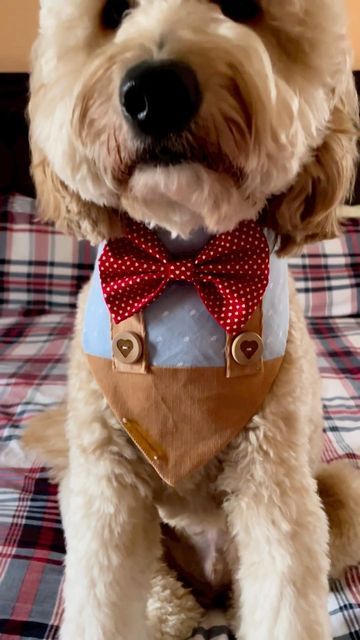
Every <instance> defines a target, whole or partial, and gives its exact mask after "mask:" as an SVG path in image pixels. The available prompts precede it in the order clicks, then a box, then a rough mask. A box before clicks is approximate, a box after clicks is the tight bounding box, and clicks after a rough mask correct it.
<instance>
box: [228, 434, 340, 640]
mask: <svg viewBox="0 0 360 640" xmlns="http://www.w3.org/2000/svg"><path fill="white" fill-rule="evenodd" d="M260 433H261V428H260V429H259V430H256V429H255V430H254V431H252V432H251V431H250V432H249V433H248V436H247V437H246V436H245V437H244V439H243V442H242V444H241V446H240V451H238V453H239V455H238V456H236V457H234V458H233V461H232V463H231V465H229V468H228V470H227V471H225V474H224V479H223V482H224V487H226V490H227V491H230V493H231V496H230V498H229V500H228V502H227V504H226V509H227V514H228V521H229V527H230V532H231V535H232V537H233V539H234V540H235V542H236V547H237V552H238V556H239V565H238V567H237V570H236V571H235V575H234V589H235V598H236V613H237V620H236V623H235V624H236V629H235V631H236V632H237V638H238V640H329V639H330V637H331V635H330V621H329V616H328V612H327V606H326V604H327V593H328V582H327V575H328V568H329V563H328V557H327V544H328V527H327V522H326V518H325V514H324V513H323V510H322V507H321V504H320V500H319V497H318V495H317V492H316V484H315V482H314V480H313V478H312V477H311V473H310V470H309V469H308V466H307V462H306V460H305V455H302V457H301V456H300V455H299V452H298V453H297V454H296V455H294V451H290V450H286V446H284V445H283V444H282V443H281V442H280V441H279V440H277V442H276V446H275V447H272V448H271V446H270V445H269V443H267V442H265V438H261V436H260ZM261 440H262V441H261ZM268 445H269V446H268Z"/></svg>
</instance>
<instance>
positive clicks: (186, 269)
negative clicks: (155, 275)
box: [168, 258, 195, 282]
mask: <svg viewBox="0 0 360 640" xmlns="http://www.w3.org/2000/svg"><path fill="white" fill-rule="evenodd" d="M194 276H195V263H194V260H193V259H192V258H181V259H180V260H171V262H169V263H168V278H169V280H174V281H180V280H185V281H186V282H194Z"/></svg>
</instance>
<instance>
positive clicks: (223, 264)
mask: <svg viewBox="0 0 360 640" xmlns="http://www.w3.org/2000/svg"><path fill="white" fill-rule="evenodd" d="M99 271H100V279H101V285H102V290H103V294H104V298H105V302H106V304H107V306H108V309H109V311H110V313H111V315H112V317H113V319H114V321H115V323H116V324H118V323H119V322H121V321H122V320H126V318H129V317H130V316H132V315H134V314H135V313H137V312H139V311H140V310H142V309H144V307H146V306H147V305H148V304H150V303H151V302H153V300H155V299H156V298H157V297H158V296H160V295H161V294H162V293H163V292H164V290H165V288H166V287H167V286H168V285H169V284H172V283H174V282H186V283H189V284H191V285H193V286H194V287H196V289H197V291H198V294H199V296H200V298H201V300H202V301H203V303H204V305H205V307H206V308H207V310H208V311H209V312H210V313H211V315H212V316H213V317H214V318H215V320H216V321H217V322H218V323H219V324H220V326H221V327H222V328H223V329H224V330H225V331H226V333H228V334H230V335H234V334H237V333H239V332H240V331H241V330H242V329H243V327H244V326H245V324H246V323H247V321H248V320H249V318H250V317H251V316H252V314H253V313H254V311H255V309H256V308H257V307H258V305H259V304H260V302H261V300H262V298H263V296H264V293H265V290H266V287H267V285H268V282H269V247H268V242H267V240H266V238H265V236H264V233H263V231H262V229H261V227H260V226H259V225H258V224H257V223H256V222H252V221H245V222H242V223H240V224H239V226H238V227H237V228H236V229H235V230H234V231H231V232H228V233H221V234H220V235H218V236H214V237H213V238H211V239H210V240H209V242H208V243H207V244H206V245H205V247H204V248H203V249H202V250H201V251H200V252H199V253H198V254H197V255H195V256H193V257H190V258H189V257H184V258H180V259H179V258H178V257H174V256H171V255H170V253H169V252H168V250H167V249H166V248H165V246H164V245H163V244H162V242H161V241H160V240H159V238H158V237H157V235H156V233H154V232H153V231H151V230H150V229H148V228H147V227H146V226H145V225H142V224H140V223H137V222H134V221H133V220H129V221H128V225H127V234H126V235H125V236H124V237H122V238H119V239H117V240H111V241H110V242H109V243H108V244H107V245H106V246H105V248H104V251H103V252H102V254H101V257H100V261H99Z"/></svg>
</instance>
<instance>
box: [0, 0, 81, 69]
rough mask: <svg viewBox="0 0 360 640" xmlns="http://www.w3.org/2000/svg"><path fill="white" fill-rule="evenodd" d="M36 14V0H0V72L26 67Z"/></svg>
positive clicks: (34, 29) (34, 28) (34, 30)
mask: <svg viewBox="0 0 360 640" xmlns="http://www.w3.org/2000/svg"><path fill="white" fill-rule="evenodd" d="M74 1H75V2H76V0H74ZM37 15H38V0H0V72H1V71H26V70H27V69H28V58H29V51H30V47H31V43H32V41H33V39H34V37H35V34H36V30H37Z"/></svg>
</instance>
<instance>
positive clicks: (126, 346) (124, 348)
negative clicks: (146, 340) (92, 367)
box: [117, 339, 134, 358]
mask: <svg viewBox="0 0 360 640" xmlns="http://www.w3.org/2000/svg"><path fill="white" fill-rule="evenodd" d="M117 346H118V349H119V351H121V353H122V355H123V356H124V358H128V357H129V355H130V353H131V352H132V350H133V349H134V345H133V342H132V341H131V340H122V339H121V340H118V342H117Z"/></svg>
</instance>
